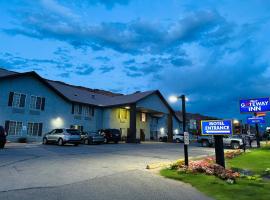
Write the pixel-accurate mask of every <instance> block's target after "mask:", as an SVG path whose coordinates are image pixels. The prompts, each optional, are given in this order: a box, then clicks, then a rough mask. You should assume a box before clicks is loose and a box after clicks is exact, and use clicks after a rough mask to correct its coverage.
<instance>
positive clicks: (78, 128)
mask: <svg viewBox="0 0 270 200" xmlns="http://www.w3.org/2000/svg"><path fill="white" fill-rule="evenodd" d="M70 128H71V129H77V130H79V131H83V126H81V125H71V126H70Z"/></svg>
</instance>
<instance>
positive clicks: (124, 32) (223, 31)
mask: <svg viewBox="0 0 270 200" xmlns="http://www.w3.org/2000/svg"><path fill="white" fill-rule="evenodd" d="M57 8H58V7H57ZM59 9H60V8H59ZM21 15H22V16H20V19H19V20H20V21H21V19H25V20H22V23H21V27H20V28H17V27H16V28H9V29H5V30H4V31H5V32H6V33H8V34H12V35H16V34H20V35H26V36H28V37H34V38H38V39H46V38H49V39H56V40H61V41H65V42H68V43H69V44H71V45H73V46H74V47H76V48H78V47H92V48H94V49H96V50H101V49H103V48H108V49H113V50H115V51H118V52H121V53H129V54H143V53H152V54H162V53H163V52H165V51H172V50H174V49H179V45H183V44H185V43H189V42H200V41H201V40H204V41H207V44H210V43H211V44H212V45H214V44H215V43H216V44H220V43H221V42H226V41H227V40H228V39H229V36H228V35H229V34H230V31H229V30H230V28H229V27H231V24H230V23H228V22H227V21H226V20H225V19H224V18H223V17H221V16H220V15H219V14H218V13H217V12H215V11H209V10H208V11H199V12H194V13H192V14H190V15H188V16H186V17H184V18H182V19H179V20H175V21H173V22H170V23H168V22H162V21H161V22H159V23H153V22H147V21H143V20H134V21H130V22H127V23H120V22H106V23H105V22H104V23H101V24H97V25H89V24H85V23H82V22H78V21H76V20H69V19H68V20H67V19H65V18H61V16H62V13H61V12H60V13H58V14H57V13H54V14H53V15H50V13H47V12H39V13H36V12H35V13H31V14H30V13H29V12H27V13H22V14H21ZM210 36H211V37H210ZM212 37H213V38H214V39H211V38H212ZM97 47H98V48H97Z"/></svg>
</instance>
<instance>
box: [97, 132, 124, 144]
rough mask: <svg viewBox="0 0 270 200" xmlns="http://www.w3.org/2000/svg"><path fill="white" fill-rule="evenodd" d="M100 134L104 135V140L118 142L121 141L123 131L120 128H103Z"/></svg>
mask: <svg viewBox="0 0 270 200" xmlns="http://www.w3.org/2000/svg"><path fill="white" fill-rule="evenodd" d="M99 133H100V135H102V136H103V137H104V142H105V143H109V142H114V143H115V144H117V143H118V142H119V141H121V133H120V130H119V129H102V130H99Z"/></svg>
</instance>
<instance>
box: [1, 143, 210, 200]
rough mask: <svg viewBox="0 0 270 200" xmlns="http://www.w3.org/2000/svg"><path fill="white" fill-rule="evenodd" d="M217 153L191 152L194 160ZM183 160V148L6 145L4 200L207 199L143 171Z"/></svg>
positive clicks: (193, 149)
mask: <svg viewBox="0 0 270 200" xmlns="http://www.w3.org/2000/svg"><path fill="white" fill-rule="evenodd" d="M213 152H214V150H213V148H201V147H197V146H195V145H191V146H190V147H189V155H190V156H193V157H195V156H202V155H210V154H213ZM179 158H183V144H166V143H143V144H108V145H89V146H86V145H80V146H79V147H74V146H63V147H59V146H54V145H45V146H44V145H41V144H8V145H7V148H6V149H4V150H1V151H0V199H12V200H13V199H20V200H23V199H27V200H28V199H31V200H33V199H41V200H43V199H44V200H45V199H77V200H80V199H97V200H98V199H117V200H121V199H125V200H126V199H183V200H189V199H190V200H191V199H194V200H197V199H200V200H201V199H208V198H207V197H206V196H205V195H203V194H201V193H200V192H198V191H197V190H195V189H194V188H192V187H191V186H189V185H187V184H184V183H181V182H179V181H174V180H169V179H166V178H163V177H161V176H159V175H158V174H156V173H152V172H150V171H148V170H146V169H145V167H146V165H147V164H152V163H158V162H167V161H173V160H176V159H179Z"/></svg>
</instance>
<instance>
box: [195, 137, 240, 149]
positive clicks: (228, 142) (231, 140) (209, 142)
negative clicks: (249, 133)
mask: <svg viewBox="0 0 270 200" xmlns="http://www.w3.org/2000/svg"><path fill="white" fill-rule="evenodd" d="M197 141H198V143H201V145H202V146H203V147H210V146H213V145H214V143H215V140H214V137H213V136H198V140H197ZM223 144H224V146H227V147H231V148H233V149H239V148H241V147H242V146H243V139H242V137H241V136H238V135H232V136H223Z"/></svg>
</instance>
